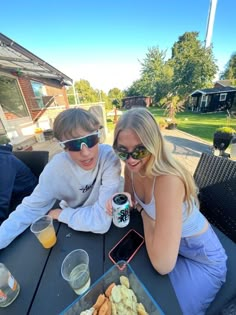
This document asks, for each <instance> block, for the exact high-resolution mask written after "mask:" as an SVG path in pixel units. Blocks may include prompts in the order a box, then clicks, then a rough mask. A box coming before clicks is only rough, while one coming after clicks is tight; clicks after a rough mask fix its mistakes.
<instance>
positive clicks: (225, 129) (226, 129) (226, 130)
mask: <svg viewBox="0 0 236 315" xmlns="http://www.w3.org/2000/svg"><path fill="white" fill-rule="evenodd" d="M215 132H216V133H222V134H225V133H227V134H230V135H232V136H233V135H234V134H235V133H236V131H235V129H233V128H231V127H220V128H217V129H216V131H215Z"/></svg>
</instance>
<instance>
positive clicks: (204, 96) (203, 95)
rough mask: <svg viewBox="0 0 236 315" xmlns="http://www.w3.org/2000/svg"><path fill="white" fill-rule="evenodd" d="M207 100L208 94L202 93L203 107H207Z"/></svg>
mask: <svg viewBox="0 0 236 315" xmlns="http://www.w3.org/2000/svg"><path fill="white" fill-rule="evenodd" d="M207 100H208V95H206V94H202V98H201V107H206V106H207Z"/></svg>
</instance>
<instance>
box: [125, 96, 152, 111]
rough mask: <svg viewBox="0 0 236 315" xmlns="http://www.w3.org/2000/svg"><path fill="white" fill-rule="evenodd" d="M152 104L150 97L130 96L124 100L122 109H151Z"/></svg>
mask: <svg viewBox="0 0 236 315" xmlns="http://www.w3.org/2000/svg"><path fill="white" fill-rule="evenodd" d="M151 104H152V98H151V97H150V96H130V97H125V98H123V99H122V108H125V109H130V108H132V107H149V106H150V105H151Z"/></svg>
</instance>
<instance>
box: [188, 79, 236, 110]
mask: <svg viewBox="0 0 236 315" xmlns="http://www.w3.org/2000/svg"><path fill="white" fill-rule="evenodd" d="M190 96H191V102H190V108H191V110H192V111H197V112H203V113H207V112H215V111H224V110H229V109H231V108H232V107H233V105H234V103H235V102H236V87H232V86H224V85H223V84H220V82H216V83H215V86H214V87H213V88H210V89H199V90H196V91H194V92H193V93H192V94H191V95H190Z"/></svg>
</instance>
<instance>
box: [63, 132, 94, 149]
mask: <svg viewBox="0 0 236 315" xmlns="http://www.w3.org/2000/svg"><path fill="white" fill-rule="evenodd" d="M99 138H100V132H99V131H95V132H93V133H91V134H89V135H88V136H85V137H80V138H76V139H71V140H66V141H61V142H59V144H60V146H61V147H62V148H63V149H67V150H69V151H75V152H76V151H81V149H82V145H83V144H84V145H86V147H87V148H89V149H90V148H92V147H94V146H95V145H96V144H97V143H98V142H99Z"/></svg>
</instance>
